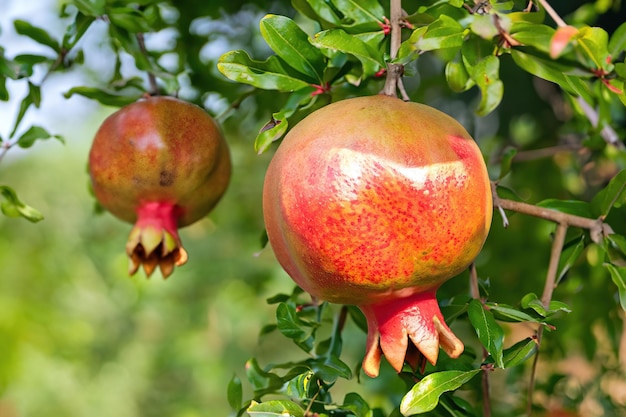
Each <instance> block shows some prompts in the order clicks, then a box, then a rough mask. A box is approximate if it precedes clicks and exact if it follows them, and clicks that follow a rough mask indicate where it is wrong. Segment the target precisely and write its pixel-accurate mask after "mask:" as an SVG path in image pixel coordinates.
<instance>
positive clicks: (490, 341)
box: [467, 299, 504, 368]
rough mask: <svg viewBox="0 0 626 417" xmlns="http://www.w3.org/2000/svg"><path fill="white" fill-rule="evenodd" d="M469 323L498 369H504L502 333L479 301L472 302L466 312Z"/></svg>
mask: <svg viewBox="0 0 626 417" xmlns="http://www.w3.org/2000/svg"><path fill="white" fill-rule="evenodd" d="M467 314H468V316H469V319H470V322H471V323H472V326H473V327H474V329H475V330H476V334H477V335H478V339H479V340H480V343H482V345H483V346H484V347H485V349H487V352H489V354H490V355H491V356H492V357H493V358H494V359H495V362H496V364H497V365H498V366H499V367H500V368H504V362H503V359H502V349H503V343H504V331H503V330H502V328H501V327H500V325H498V323H496V320H495V319H494V317H493V314H492V313H491V312H490V311H489V310H487V309H485V307H484V306H483V303H481V302H480V300H476V299H474V300H472V301H470V304H469V309H468V311H467Z"/></svg>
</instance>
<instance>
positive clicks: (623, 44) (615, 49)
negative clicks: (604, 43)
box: [608, 22, 626, 59]
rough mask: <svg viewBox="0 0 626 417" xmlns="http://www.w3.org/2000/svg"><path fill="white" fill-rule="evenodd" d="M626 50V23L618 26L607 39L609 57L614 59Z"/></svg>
mask: <svg viewBox="0 0 626 417" xmlns="http://www.w3.org/2000/svg"><path fill="white" fill-rule="evenodd" d="M624 50H626V22H624V23H622V24H621V25H619V26H618V28H617V29H615V31H614V32H613V34H612V35H611V39H609V45H608V51H609V55H610V56H611V57H612V58H613V59H615V58H617V57H618V56H620V54H621V53H622V52H624Z"/></svg>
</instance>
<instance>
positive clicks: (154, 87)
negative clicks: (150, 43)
mask: <svg viewBox="0 0 626 417" xmlns="http://www.w3.org/2000/svg"><path fill="white" fill-rule="evenodd" d="M136 37H137V44H138V45H139V50H140V51H141V53H142V54H143V55H144V56H145V57H146V59H149V57H148V50H147V49H146V42H145V41H144V37H143V33H141V32H139V33H137V35H136ZM147 73H148V83H149V84H150V95H151V96H156V95H158V94H159V86H158V84H157V81H156V77H155V76H154V74H153V73H152V71H147Z"/></svg>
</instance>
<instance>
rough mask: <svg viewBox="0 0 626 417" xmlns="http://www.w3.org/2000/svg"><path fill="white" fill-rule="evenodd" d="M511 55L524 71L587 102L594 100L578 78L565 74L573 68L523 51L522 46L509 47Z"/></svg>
mask: <svg viewBox="0 0 626 417" xmlns="http://www.w3.org/2000/svg"><path fill="white" fill-rule="evenodd" d="M511 57H512V58H513V61H514V62H515V63H516V64H517V66H519V67H520V68H521V69H523V70H524V71H526V72H528V73H530V74H532V75H535V76H537V77H539V78H543V79H544V80H547V81H551V82H553V83H555V84H558V85H559V86H560V87H561V88H563V89H564V90H565V91H567V92H569V93H571V94H573V95H575V96H581V97H582V98H583V99H585V101H587V102H588V103H589V102H593V101H594V99H593V97H592V96H591V95H590V93H589V92H588V89H586V87H585V86H584V84H581V83H582V81H581V80H580V79H578V78H576V77H573V76H569V75H567V74H566V73H567V72H570V71H572V70H573V69H574V68H572V67H568V66H565V65H561V64H558V63H557V62H556V61H552V60H548V59H544V58H540V57H537V56H535V55H531V54H529V53H526V52H523V51H522V48H515V49H511Z"/></svg>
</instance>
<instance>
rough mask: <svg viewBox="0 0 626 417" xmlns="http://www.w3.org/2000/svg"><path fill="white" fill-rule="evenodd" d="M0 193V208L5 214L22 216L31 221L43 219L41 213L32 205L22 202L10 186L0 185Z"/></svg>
mask: <svg viewBox="0 0 626 417" xmlns="http://www.w3.org/2000/svg"><path fill="white" fill-rule="evenodd" d="M0 194H1V195H2V197H4V201H3V202H2V204H0V210H1V211H2V213H3V214H4V215H5V216H8V217H24V218H25V219H26V220H28V221H31V222H33V223H36V222H38V221H41V220H43V215H42V214H41V213H40V212H39V211H38V210H36V209H34V208H33V207H31V206H29V205H26V204H24V203H23V202H22V201H21V200H20V199H19V198H18V196H17V193H16V192H15V190H13V189H12V188H11V187H8V186H6V185H0Z"/></svg>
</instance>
